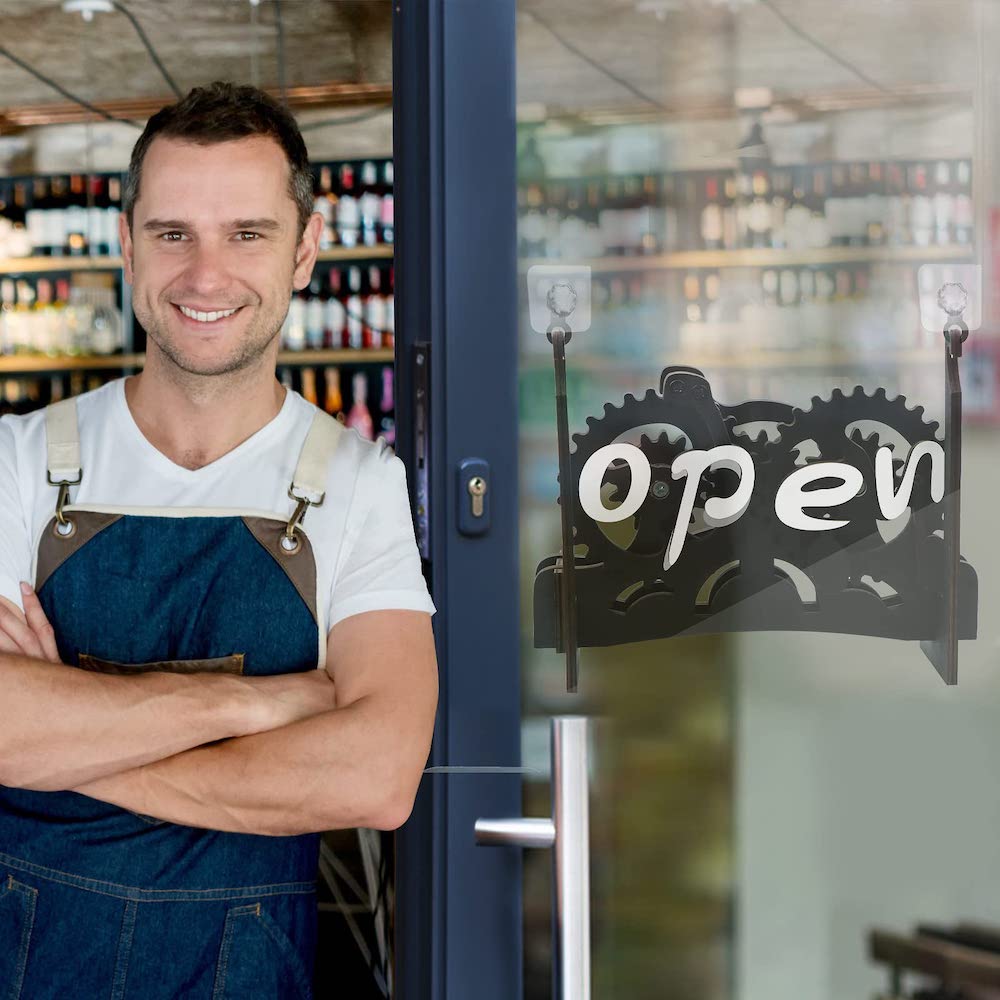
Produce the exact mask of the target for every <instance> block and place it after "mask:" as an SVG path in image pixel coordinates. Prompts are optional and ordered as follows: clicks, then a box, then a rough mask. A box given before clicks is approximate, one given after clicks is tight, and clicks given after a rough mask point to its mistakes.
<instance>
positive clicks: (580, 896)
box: [475, 715, 590, 1000]
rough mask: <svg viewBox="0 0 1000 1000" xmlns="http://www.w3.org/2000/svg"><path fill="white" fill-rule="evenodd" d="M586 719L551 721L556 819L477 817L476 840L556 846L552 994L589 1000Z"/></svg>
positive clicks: (565, 999) (569, 717)
mask: <svg viewBox="0 0 1000 1000" xmlns="http://www.w3.org/2000/svg"><path fill="white" fill-rule="evenodd" d="M589 775H590V768H589V766H588V763H587V719H586V718H585V717H584V716H582V715H562V716H556V717H555V718H554V719H553V720H552V818H551V819H547V818H546V819H524V818H521V817H515V818H512V819H477V820H476V824H475V831H476V843H477V844H480V845H482V846H484V847H487V846H494V847H495V846H514V847H551V848H553V855H552V872H553V878H552V885H553V892H552V944H553V947H552V953H553V961H552V997H553V1000H590V806H589V796H590V787H589V780H588V779H589Z"/></svg>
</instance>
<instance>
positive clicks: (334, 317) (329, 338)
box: [323, 267, 347, 348]
mask: <svg viewBox="0 0 1000 1000" xmlns="http://www.w3.org/2000/svg"><path fill="white" fill-rule="evenodd" d="M328 280H329V284H330V287H329V294H328V295H327V299H326V306H325V309H324V315H323V328H324V330H325V332H326V342H327V343H328V344H329V345H330V346H331V347H333V348H341V347H343V346H344V336H345V334H346V330H345V327H346V324H347V313H346V312H345V311H344V301H343V297H342V296H343V292H342V289H341V282H340V269H339V268H336V267H331V268H330V275H329V279H328Z"/></svg>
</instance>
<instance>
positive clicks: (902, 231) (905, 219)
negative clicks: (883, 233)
mask: <svg viewBox="0 0 1000 1000" xmlns="http://www.w3.org/2000/svg"><path fill="white" fill-rule="evenodd" d="M885 200H886V218H887V219H888V228H889V232H888V237H889V243H890V244H891V245H892V246H908V245H909V244H910V242H911V239H910V197H909V194H908V193H907V191H906V174H905V171H904V167H903V166H902V164H900V163H890V164H889V165H888V167H887V168H886V199H885Z"/></svg>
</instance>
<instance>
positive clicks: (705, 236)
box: [700, 174, 722, 250]
mask: <svg viewBox="0 0 1000 1000" xmlns="http://www.w3.org/2000/svg"><path fill="white" fill-rule="evenodd" d="M700 229H701V245H702V247H703V248H704V249H705V250H721V249H722V198H721V192H720V190H719V178H718V177H717V176H716V175H714V174H709V175H708V176H707V177H706V178H705V203H704V206H703V207H702V210H701V226H700Z"/></svg>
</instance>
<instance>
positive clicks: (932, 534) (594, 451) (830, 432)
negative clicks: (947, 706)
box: [534, 331, 978, 689]
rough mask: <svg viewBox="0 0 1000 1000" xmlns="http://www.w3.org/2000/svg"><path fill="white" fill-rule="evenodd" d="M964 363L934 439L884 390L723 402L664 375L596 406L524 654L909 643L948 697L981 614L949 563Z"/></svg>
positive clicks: (689, 372) (960, 564)
mask: <svg viewBox="0 0 1000 1000" xmlns="http://www.w3.org/2000/svg"><path fill="white" fill-rule="evenodd" d="M556 340H557V341H561V340H562V336H561V335H559V331H557V337H556ZM558 346H560V345H558V344H557V347H558ZM558 353H560V352H558V351H557V354H558ZM960 353H961V344H960V342H959V343H958V344H957V349H956V348H955V347H953V345H952V342H951V341H949V342H948V348H947V349H946V355H947V358H948V359H950V365H951V367H950V368H949V369H948V370H949V388H948V400H947V402H948V406H947V410H946V412H947V426H946V434H945V435H944V440H943V441H942V440H940V439H939V433H938V432H939V428H938V425H937V424H936V423H935V422H933V421H929V420H927V419H926V418H925V417H924V414H923V410H922V408H921V407H919V406H918V407H911V406H909V405H908V404H907V401H906V400H905V399H904V398H903V397H902V396H897V397H895V398H890V397H889V396H888V394H887V393H886V391H885V390H883V389H878V390H876V391H875V392H874V393H872V394H868V393H866V392H865V391H864V390H863V389H862V388H861V387H858V388H856V389H854V390H853V391H852V392H850V393H845V392H842V391H841V390H837V389H835V390H834V391H833V392H832V394H831V395H830V396H829V398H826V399H822V398H820V397H818V396H817V397H814V398H813V400H812V404H811V406H809V407H807V408H795V407H792V406H790V405H788V404H785V403H780V402H773V401H763V400H758V401H752V402H746V403H741V404H737V405H727V404H725V403H722V402H719V401H717V400H716V399H715V398H714V395H713V393H712V387H711V384H710V383H709V380H708V378H706V376H705V375H704V374H703V373H702V372H700V371H698V370H697V369H694V368H689V367H670V368H666V369H665V370H664V371H663V373H662V375H661V377H660V383H659V386H658V388H657V389H649V390H648V391H647V392H646V393H645V394H644V395H642V396H640V397H635V396H632V395H628V396H626V397H625V399H624V401H623V402H622V403H621V404H620V405H617V406H615V405H612V404H610V403H609V404H608V405H607V406H606V407H605V409H604V414H603V415H602V416H600V417H590V418H588V420H587V430H586V431H585V432H583V433H578V434H574V435H573V442H574V443H575V449H574V450H572V451H571V450H570V449H569V447H568V444H567V446H566V447H565V448H563V447H561V448H560V451H561V455H560V470H561V471H560V493H561V499H560V503H561V504H563V505H564V509H563V515H564V516H563V521H564V541H563V551H569V548H570V545H572V549H573V552H574V556H573V559H572V565H571V566H567V567H566V568H565V572H564V566H563V559H562V556H561V555H559V554H556V555H553V556H551V557H550V558H547V559H544V560H543V561H542V562H541V563H540V564H539V566H538V568H537V571H536V578H535V591H534V612H535V616H534V617H535V645H536V646H538V647H550V648H556V649H558V650H560V651H563V649H564V647H565V646H566V645H567V640H564V639H563V635H564V634H566V635H567V636H568V643H569V644H571V645H572V646H573V647H574V657H571V659H574V658H575V647H576V646H577V645H578V646H580V647H587V646H610V645H617V644H620V643H627V642H638V641H643V640H649V639H663V638H668V637H671V636H676V635H680V634H682V633H683V634H696V633H709V632H743V631H770V630H797V631H811V632H839V633H848V634H852V635H868V636H879V637H886V638H893V639H907V640H914V641H919V642H920V643H921V644H922V648H923V649H924V651H925V652H926V653H927V655H928V657H929V658H930V659H931V661H932V662H933V663H934V665H935V667H936V668H937V669H938V671H939V672H940V673H941V676H942V677H943V679H944V680H945V681H946V683H950V684H953V683H955V682H956V680H957V640H958V639H972V638H975V636H976V628H977V605H978V582H977V578H976V573H975V571H974V569H973V567H972V566H971V565H970V564H969V563H968V562H967V561H965V560H964V559H962V558H961V556H960V554H959V549H958V544H959V520H960V506H959V496H958V489H959V484H960V479H961V472H960V468H961V467H960V456H961V437H960V428H961V394H960V387H959V384H958V368H957V361H956V360H955V355H956V354H960ZM557 375H558V360H557ZM557 381H558V380H557ZM564 391H565V390H563V392H564ZM564 400H565V397H564V396H563V397H562V399H561V400H560V401H559V402H560V404H564ZM559 408H560V409H561V405H560V407H559ZM563 436H564V435H560V437H563ZM567 505H568V508H569V509H567ZM570 538H571V539H572V542H571V543H570V541H569V539H570ZM567 577H569V579H567ZM566 608H569V612H570V619H569V622H571V623H572V625H573V626H575V627H573V628H572V629H570V630H566V629H565V628H564V624H566V623H564V622H563V616H564V615H565V614H566V611H565V610H564V609H566ZM574 618H575V621H573V619H574ZM568 652H569V650H567V653H568ZM571 676H572V677H573V678H574V679H573V681H572V682H571V689H572V688H573V687H575V663H574V664H573V673H572V675H571Z"/></svg>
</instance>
